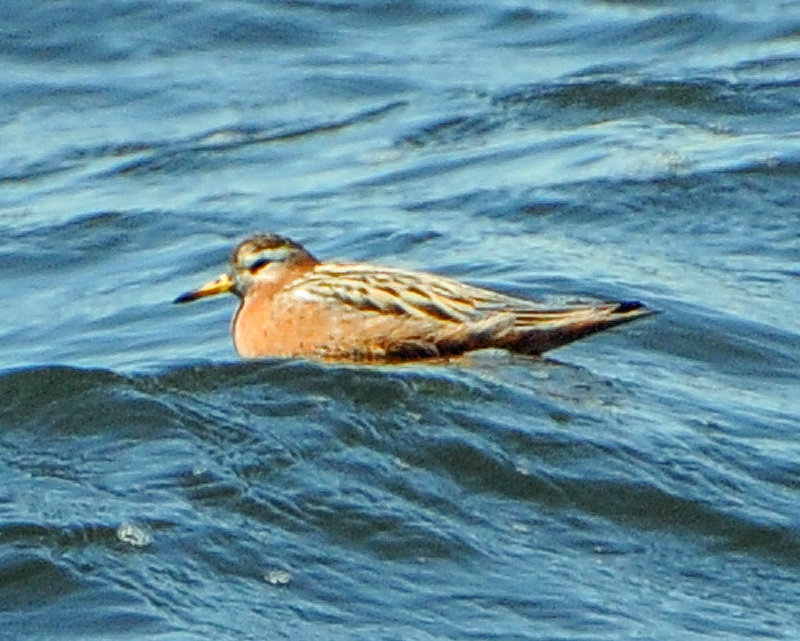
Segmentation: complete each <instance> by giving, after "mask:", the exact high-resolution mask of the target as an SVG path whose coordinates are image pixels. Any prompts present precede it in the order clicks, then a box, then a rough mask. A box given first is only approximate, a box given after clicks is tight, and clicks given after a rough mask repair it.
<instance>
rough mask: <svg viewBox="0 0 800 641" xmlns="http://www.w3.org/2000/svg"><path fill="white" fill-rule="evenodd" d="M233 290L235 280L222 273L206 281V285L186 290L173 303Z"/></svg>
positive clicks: (186, 301) (187, 301) (188, 301)
mask: <svg viewBox="0 0 800 641" xmlns="http://www.w3.org/2000/svg"><path fill="white" fill-rule="evenodd" d="M230 291H233V281H232V280H231V277H230V276H228V274H222V276H220V277H219V278H217V279H216V280H212V281H211V282H208V283H206V284H205V285H203V286H201V287H198V288H197V289H193V290H191V291H188V292H185V293H183V294H181V295H180V296H178V297H177V298H176V299H175V300H174V301H172V302H173V303H190V302H192V301H193V300H197V299H198V298H204V297H206V296H216V295H217V294H224V293H225V292H230Z"/></svg>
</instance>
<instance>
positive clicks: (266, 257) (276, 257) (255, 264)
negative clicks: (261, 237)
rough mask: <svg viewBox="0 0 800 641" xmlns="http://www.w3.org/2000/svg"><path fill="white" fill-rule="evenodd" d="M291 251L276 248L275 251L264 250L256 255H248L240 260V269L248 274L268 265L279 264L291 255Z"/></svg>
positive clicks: (286, 248)
mask: <svg viewBox="0 0 800 641" xmlns="http://www.w3.org/2000/svg"><path fill="white" fill-rule="evenodd" d="M292 253H293V252H292V250H291V249H290V248H288V247H277V248H275V249H264V250H262V251H260V252H258V253H255V254H250V255H249V256H245V257H244V258H243V259H242V267H244V268H245V269H246V270H247V271H249V272H255V271H257V270H259V269H260V268H261V267H263V266H264V265H267V264H269V263H280V262H283V261H285V260H286V259H288V258H289V256H291V255H292Z"/></svg>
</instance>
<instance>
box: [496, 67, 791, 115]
mask: <svg viewBox="0 0 800 641" xmlns="http://www.w3.org/2000/svg"><path fill="white" fill-rule="evenodd" d="M787 88H790V86H783V87H771V86H769V85H765V84H763V83H757V82H740V83H731V82H729V81H725V80H719V79H716V78H696V79H688V78H681V79H680V80H659V79H645V78H641V79H638V80H635V81H630V80H629V81H620V80H619V79H616V78H615V79H603V78H599V79H598V78H591V79H582V78H581V77H580V76H577V77H576V78H575V79H574V80H573V81H571V82H567V83H563V84H557V85H550V84H548V85H534V86H531V87H521V88H514V89H512V90H511V91H509V92H507V93H505V94H500V95H498V96H496V97H495V98H494V99H493V100H492V106H493V107H494V108H496V109H499V110H502V111H504V112H507V114H506V116H505V118H507V119H509V120H510V119H511V118H513V119H514V122H516V123H517V124H519V123H520V122H524V121H529V122H551V123H552V124H554V125H558V126H560V127H576V126H581V125H586V124H590V123H594V122H599V121H601V120H608V119H610V118H615V119H620V118H630V117H636V116H640V115H642V114H648V115H651V116H652V115H655V116H658V117H660V118H662V119H663V120H665V121H667V122H689V123H705V124H708V125H712V124H713V125H714V126H715V127H719V126H721V125H725V124H726V122H727V123H728V124H734V123H736V122H744V121H747V122H751V121H752V119H753V117H754V115H756V114H763V115H765V116H766V115H769V114H776V113H785V112H786V111H787V109H788V108H790V107H791V105H792V103H793V102H794V100H793V99H792V98H791V97H790V96H791V93H793V91H790V92H788V93H787V91H786V90H787ZM720 118H727V119H728V120H727V121H726V120H724V119H723V120H720Z"/></svg>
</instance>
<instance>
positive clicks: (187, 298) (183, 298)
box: [172, 292, 195, 305]
mask: <svg viewBox="0 0 800 641" xmlns="http://www.w3.org/2000/svg"><path fill="white" fill-rule="evenodd" d="M194 299H195V296H194V293H193V292H186V293H184V294H181V295H180V296H178V297H177V298H176V299H175V300H173V301H172V304H173V305H180V304H181V303H191V302H192V301H193V300H194Z"/></svg>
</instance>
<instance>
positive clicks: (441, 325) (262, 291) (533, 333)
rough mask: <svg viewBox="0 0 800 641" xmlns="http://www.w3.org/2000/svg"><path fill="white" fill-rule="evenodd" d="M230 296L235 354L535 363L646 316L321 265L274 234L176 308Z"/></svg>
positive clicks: (239, 254)
mask: <svg viewBox="0 0 800 641" xmlns="http://www.w3.org/2000/svg"><path fill="white" fill-rule="evenodd" d="M225 292H232V293H233V294H235V295H236V296H238V297H239V309H238V310H237V312H236V315H235V316H234V318H233V326H232V333H233V342H234V345H235V346H236V350H237V351H238V352H239V354H240V355H242V356H244V357H251V358H262V357H271V356H274V357H307V358H318V359H327V360H339V361H384V362H387V361H388V362H398V361H410V360H415V359H423V358H441V357H448V356H456V355H459V354H463V353H465V352H468V351H471V350H477V349H484V348H503V349H507V350H510V351H512V352H520V353H523V354H532V355H537V354H541V353H543V352H546V351H548V350H551V349H554V348H556V347H560V346H561V345H565V344H566V343H570V342H572V341H574V340H576V339H579V338H583V337H584V336H588V335H589V334H593V333H595V332H599V331H601V330H604V329H608V328H609V327H614V326H615V325H620V324H622V323H627V322H630V321H632V320H635V319H637V318H642V317H644V316H648V315H650V314H652V313H653V312H652V310H650V309H648V308H647V307H645V306H644V305H642V304H641V303H639V302H604V303H596V304H575V305H566V306H558V307H548V306H546V305H544V304H541V303H537V302H534V301H531V300H527V299H523V298H517V297H514V296H509V295H506V294H501V293H498V292H495V291H492V290H489V289H483V288H481V287H474V286H472V285H467V284H463V283H460V282H458V281H455V280H451V279H449V278H445V277H443V276H438V275H434V274H429V273H425V272H417V271H408V270H404V269H394V268H389V267H378V266H374V265H368V264H360V263H353V264H339V263H323V262H320V261H318V260H317V259H316V258H314V256H312V255H311V254H310V253H309V252H308V251H307V250H306V249H305V248H304V247H303V246H302V245H300V244H299V243H296V242H294V241H293V240H290V239H289V238H286V237H284V236H279V235H277V234H257V235H254V236H252V237H250V238H248V239H247V240H245V241H243V242H242V243H240V244H239V245H238V246H237V247H236V248H235V249H234V250H233V254H232V255H231V270H230V271H229V272H227V273H224V274H222V275H221V276H220V277H219V278H217V279H216V280H213V281H211V282H209V283H206V284H205V285H202V286H201V287H199V288H197V289H194V290H192V291H189V292H186V293H184V294H181V295H180V296H178V297H177V298H176V299H175V301H174V302H175V303H187V302H190V301H194V300H197V299H199V298H203V297H206V296H214V295H215V294H222V293H225Z"/></svg>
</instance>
